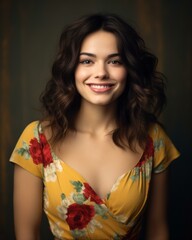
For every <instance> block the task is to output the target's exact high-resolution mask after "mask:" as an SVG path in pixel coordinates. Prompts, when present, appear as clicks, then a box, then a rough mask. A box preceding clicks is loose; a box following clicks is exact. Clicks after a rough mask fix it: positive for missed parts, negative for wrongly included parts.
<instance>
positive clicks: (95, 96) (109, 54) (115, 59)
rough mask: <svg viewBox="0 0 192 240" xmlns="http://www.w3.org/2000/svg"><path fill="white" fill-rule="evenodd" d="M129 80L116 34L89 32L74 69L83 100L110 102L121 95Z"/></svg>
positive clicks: (97, 102) (98, 103)
mask: <svg viewBox="0 0 192 240" xmlns="http://www.w3.org/2000/svg"><path fill="white" fill-rule="evenodd" d="M126 79H127V70H126V67H125V65H124V63H123V62H122V59H121V56H120V53H119V51H118V47H117V39H116V36H115V35H114V34H112V33H110V32H105V31H102V30H100V31H97V32H94V33H91V34H90V35H88V36H87V37H86V38H85V39H84V41H83V43H82V46H81V50H80V55H79V63H78V65H77V68H76V71H75V84H76V87H77V90H78V92H79V93H80V95H81V96H82V101H85V102H89V103H92V104H96V105H108V104H110V103H112V102H114V101H115V100H116V99H117V98H118V97H119V96H120V95H121V94H122V92H123V90H124V88H125V84H126Z"/></svg>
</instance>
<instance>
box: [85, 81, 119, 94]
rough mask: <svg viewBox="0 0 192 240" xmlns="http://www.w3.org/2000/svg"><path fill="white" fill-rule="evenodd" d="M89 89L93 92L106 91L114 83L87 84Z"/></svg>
mask: <svg viewBox="0 0 192 240" xmlns="http://www.w3.org/2000/svg"><path fill="white" fill-rule="evenodd" d="M87 85H88V86H89V87H90V89H91V90H92V91H94V92H107V91H109V90H111V89H112V88H113V86H114V85H115V84H111V83H109V84H106V83H105V84H92V83H91V84H87Z"/></svg>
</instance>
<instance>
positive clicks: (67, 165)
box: [57, 157, 136, 202]
mask: <svg viewBox="0 0 192 240" xmlns="http://www.w3.org/2000/svg"><path fill="white" fill-rule="evenodd" d="M57 159H58V160H59V161H60V162H61V164H63V165H65V167H67V168H68V169H70V170H71V171H73V172H74V173H75V174H76V175H78V178H79V179H80V180H81V183H87V184H88V185H89V187H90V188H91V189H92V191H93V192H94V193H95V194H96V195H97V197H99V199H100V200H101V201H102V202H106V201H107V200H108V196H109V195H110V194H111V192H112V190H113V188H114V186H115V185H116V184H117V183H118V181H119V180H120V181H121V180H122V178H124V177H125V176H126V175H128V174H129V173H130V172H131V171H132V170H133V169H134V168H135V167H136V166H135V167H134V168H133V169H131V170H130V171H127V172H125V173H123V174H121V175H120V176H119V177H117V179H116V181H115V182H114V183H113V185H112V187H111V188H110V190H109V191H108V192H107V193H106V194H105V195H104V196H103V197H101V196H100V195H99V194H98V193H97V192H96V191H95V189H94V188H93V187H92V186H91V184H90V183H89V181H87V179H86V178H85V177H84V176H83V175H82V174H81V173H80V172H79V171H78V170H76V169H75V168H73V167H72V166H70V165H69V164H68V163H66V162H64V161H63V160H61V159H60V158H58V157H57ZM119 184H120V182H119Z"/></svg>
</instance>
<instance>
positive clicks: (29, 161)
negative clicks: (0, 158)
mask: <svg viewBox="0 0 192 240" xmlns="http://www.w3.org/2000/svg"><path fill="white" fill-rule="evenodd" d="M41 158H42V151H41V146H40V143H39V135H38V121H36V122H32V123H30V124H29V125H28V126H27V127H26V128H25V129H24V131H23V133H22V134H21V136H20V138H19V140H18V142H17V144H16V146H15V149H14V150H13V152H12V155H11V157H10V162H11V163H15V164H18V165H19V166H21V167H22V168H24V169H26V170H27V171H29V172H30V173H32V174H33V175H35V176H37V177H40V178H42V163H41Z"/></svg>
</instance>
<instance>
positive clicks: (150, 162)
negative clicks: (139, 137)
mask: <svg viewBox="0 0 192 240" xmlns="http://www.w3.org/2000/svg"><path fill="white" fill-rule="evenodd" d="M178 156H179V152H178V151H177V149H176V148H175V146H174V145H173V143H172V142H171V140H170V139H169V137H168V136H167V135H166V133H165V132H164V131H163V129H162V128H161V127H160V126H159V125H157V124H154V125H153V126H152V127H151V128H150V131H149V135H148V140H147V144H146V148H145V150H144V153H143V155H142V157H141V159H140V161H139V163H138V164H137V165H136V166H135V167H134V168H133V169H132V170H130V171H128V172H126V173H124V174H123V175H121V176H120V177H119V178H118V179H117V180H116V182H115V183H114V185H113V187H112V188H111V190H110V192H109V193H108V194H107V196H106V197H105V198H103V199H101V198H100V197H99V196H98V195H97V193H96V192H95V191H94V190H93V189H92V187H91V186H90V185H89V183H88V182H87V181H86V179H84V178H83V177H82V176H81V175H80V174H79V173H78V172H77V171H76V170H74V169H73V168H72V167H70V166H69V165H68V164H66V163H65V162H64V161H62V160H60V159H59V158H58V157H57V156H56V155H55V154H54V152H53V151H52V148H51V145H50V144H49V142H48V141H47V140H46V137H45V135H44V133H43V131H42V128H41V125H40V124H39V122H38V121H35V122H32V123H30V124H29V125H28V126H27V127H26V128H25V130H24V131H23V133H22V134H21V136H20V138H19V140H18V142H17V144H16V147H15V149H14V151H13V153H12V155H11V158H10V161H11V162H13V163H15V164H18V165H20V166H21V167H23V168H24V169H26V170H27V171H29V172H30V173H32V174H33V175H35V176H37V177H39V178H41V179H42V181H43V183H44V211H45V213H46V215H47V218H48V221H49V224H50V228H51V231H52V234H53V235H54V237H55V238H58V239H94V240H96V239H99V240H101V239H103V240H104V239H106V240H109V239H114V240H118V239H129V240H133V239H137V237H138V234H139V231H140V226H141V218H142V214H143V212H144V209H145V206H146V201H147V197H148V192H149V187H150V180H151V177H152V173H155V174H156V173H160V172H162V171H164V170H165V169H166V168H167V167H168V165H169V164H170V163H171V162H172V161H173V160H174V159H176V158H177V157H178Z"/></svg>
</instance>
